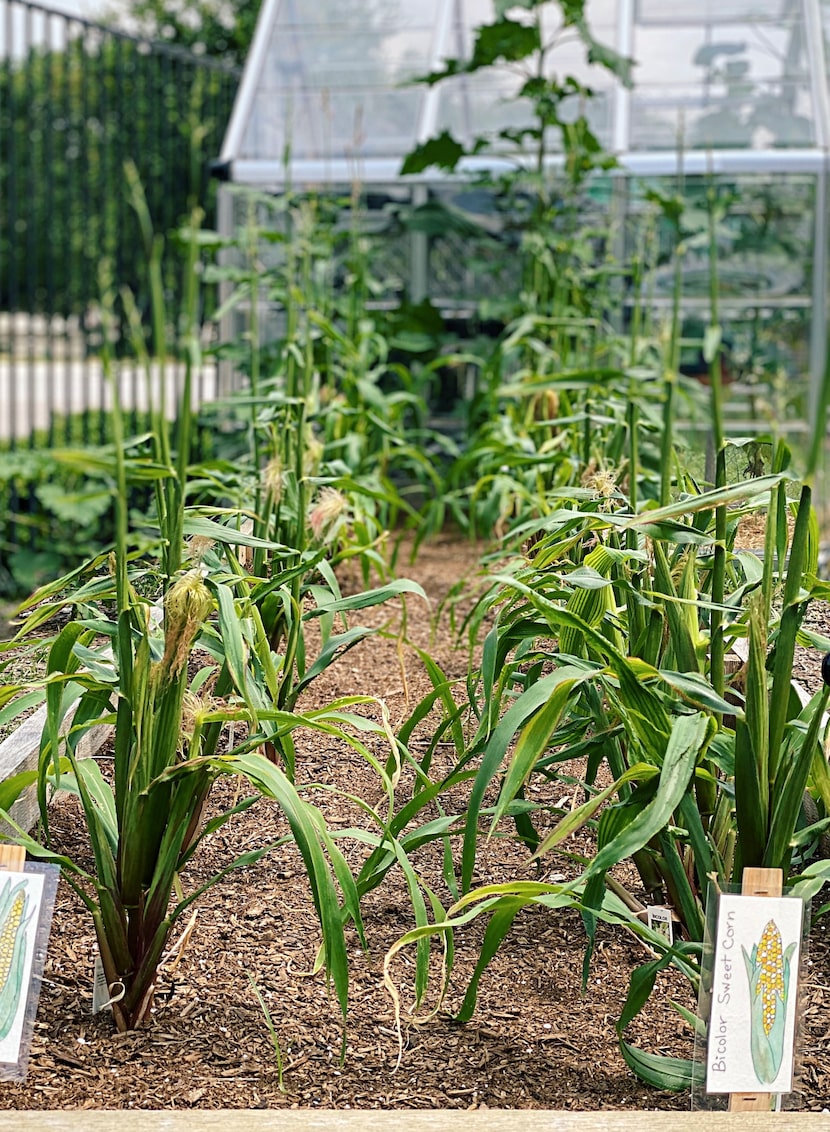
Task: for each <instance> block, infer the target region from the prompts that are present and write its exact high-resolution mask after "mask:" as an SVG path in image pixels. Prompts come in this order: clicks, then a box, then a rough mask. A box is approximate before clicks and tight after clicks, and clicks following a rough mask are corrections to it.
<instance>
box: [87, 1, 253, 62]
mask: <svg viewBox="0 0 830 1132" xmlns="http://www.w3.org/2000/svg"><path fill="white" fill-rule="evenodd" d="M259 8H260V0H238V2H236V3H231V2H230V0H196V2H195V3H191V2H188V3H185V2H183V0H133V2H132V3H130V4H129V5H128V6H116V7H113V8H112V9H110V11H109V13H108V15H107V17H106V18H107V20H108V22H111V23H114V24H117V25H118V26H123V27H125V28H126V29H127V30H129V31H130V32H132V33H134V34H138V35H142V36H146V37H147V38H148V39H152V40H158V41H161V42H165V43H170V44H174V45H175V46H177V47H182V48H184V49H185V50H187V51H192V52H194V53H195V54H197V55H202V54H203V55H210V56H214V57H220V58H222V59H224V60H225V61H226V62H228V63H234V64H236V65H238V66H241V65H242V64H243V63H244V61H245V56H246V55H247V53H248V48H249V47H250V45H251V41H252V39H253V36H254V28H255V26H256V20H257V16H258V14H259Z"/></svg>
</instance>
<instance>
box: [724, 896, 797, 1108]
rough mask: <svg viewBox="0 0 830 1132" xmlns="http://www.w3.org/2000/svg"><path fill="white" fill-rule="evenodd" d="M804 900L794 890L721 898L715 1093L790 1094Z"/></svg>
mask: <svg viewBox="0 0 830 1132" xmlns="http://www.w3.org/2000/svg"><path fill="white" fill-rule="evenodd" d="M803 914H804V903H803V901H802V900H800V899H798V898H797V897H792V896H779V897H768V896H758V897H756V896H738V895H730V894H728V893H724V894H722V895H721V896H720V898H719V901H718V916H717V928H716V936H715V941H714V943H715V947H714V964H713V968H712V1012H711V1016H710V1018H709V1037H708V1044H707V1050H706V1092H707V1093H749V1092H759V1093H788V1092H790V1091H791V1090H792V1086H793V1053H794V1046H795V1022H796V1009H795V1007H796V997H797V991H798V970H799V960H800V950H801V933H802V923H803Z"/></svg>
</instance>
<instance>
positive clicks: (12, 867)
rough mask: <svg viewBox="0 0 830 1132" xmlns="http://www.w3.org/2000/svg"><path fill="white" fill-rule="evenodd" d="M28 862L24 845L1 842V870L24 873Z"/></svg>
mask: <svg viewBox="0 0 830 1132" xmlns="http://www.w3.org/2000/svg"><path fill="white" fill-rule="evenodd" d="M25 864H26V850H25V849H24V848H23V846H22V845H3V844H0V872H4V873H22V872H23V866H24V865H25Z"/></svg>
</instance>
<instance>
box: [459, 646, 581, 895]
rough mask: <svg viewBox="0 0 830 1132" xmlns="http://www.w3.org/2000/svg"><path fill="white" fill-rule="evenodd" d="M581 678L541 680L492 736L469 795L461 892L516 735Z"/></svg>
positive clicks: (574, 672)
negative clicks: (490, 794)
mask: <svg viewBox="0 0 830 1132" xmlns="http://www.w3.org/2000/svg"><path fill="white" fill-rule="evenodd" d="M582 676H584V672H583V671H582V670H580V669H575V668H571V667H565V668H560V669H558V670H557V671H556V672H552V673H550V675H548V676H545V677H543V678H542V679H541V680H538V681H537V682H536V683H535V684H532V685H531V686H530V687H529V688H528V689H527V691H525V692H523V693H522V694H521V696H519V698H518V699H517V700H516V701H515V703H513V704H512V705H511V706H510V707H509V708H508V710H507V711H506V712H505V714H504V716H503V717H502V718H501V720H500V721H499V724H498V726H497V727H496V729H495V731H494V732H493V734H492V736H491V737H490V741H489V742H488V744H487V746H486V748H485V750H484V755H483V757H482V760H481V766H480V767H479V770H478V773H477V774H476V777H475V781H474V782H473V787H472V790H471V792H470V801H469V804H468V810H467V820H466V822H465V825H464V844H463V848H462V856H461V889H462V892H467V891H468V890H469V888H470V884H471V883H472V877H473V869H474V867H475V855H476V841H477V839H478V819H479V814H480V811H481V805H482V802H483V799H484V794H485V792H486V790H487V787H488V786H489V785H490V782H491V781H492V780H493V778H494V777H495V776H496V774H497V773H498V771H499V769H500V768H501V765H502V763H503V761H504V758H505V756H506V754H507V749H508V747H509V746H510V743H511V741H512V739H513V736H514V735H515V734H516V732H517V731H518V729H519V728H520V727H521V726H522V725H523V724H524V722H525V720H527V719H529V718H530V716H531V715H533V714H534V712H536V711H538V710H539V709H540V708H541V707H542V706H543V705H544V704H545V703H546V702H547V701H548V699H549V698H550V697H551V695H552V694H553V692H554V690H555V689H556V688H557V687H558V685H559V684H561V683H562V682H563V681H569V680H573V679H575V678H580V677H582Z"/></svg>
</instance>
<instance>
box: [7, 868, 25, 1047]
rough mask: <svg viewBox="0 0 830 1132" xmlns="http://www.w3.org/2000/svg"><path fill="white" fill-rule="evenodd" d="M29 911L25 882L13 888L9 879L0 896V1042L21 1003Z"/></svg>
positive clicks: (10, 1025) (9, 1027)
mask: <svg viewBox="0 0 830 1132" xmlns="http://www.w3.org/2000/svg"><path fill="white" fill-rule="evenodd" d="M28 909H29V896H28V894H27V892H26V881H25V880H22V881H19V882H18V883H17V884H16V885H14V886H12V883H11V881H10V880H7V881H6V883H5V885H4V886H3V891H2V893H0V1040H2V1039H3V1038H5V1037H6V1036H7V1035H8V1033H9V1030H11V1028H12V1024H13V1022H14V1019H15V1017H16V1015H17V1009H18V1006H19V1003H20V992H21V989H22V986H23V969H24V967H25V963H26V924H27V922H28V916H27V912H28Z"/></svg>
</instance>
